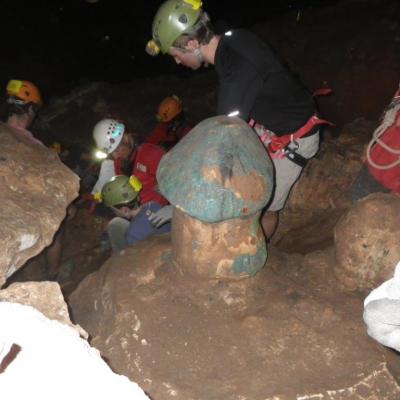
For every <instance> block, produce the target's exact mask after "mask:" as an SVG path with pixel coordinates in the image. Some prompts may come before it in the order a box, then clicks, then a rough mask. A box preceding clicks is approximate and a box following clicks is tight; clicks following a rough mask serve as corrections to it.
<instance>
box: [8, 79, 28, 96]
mask: <svg viewBox="0 0 400 400" xmlns="http://www.w3.org/2000/svg"><path fill="white" fill-rule="evenodd" d="M23 83H24V82H23V81H18V80H16V79H11V80H10V81H8V83H7V93H8V94H9V95H10V96H18V94H19V92H20V90H21V88H22V85H23Z"/></svg>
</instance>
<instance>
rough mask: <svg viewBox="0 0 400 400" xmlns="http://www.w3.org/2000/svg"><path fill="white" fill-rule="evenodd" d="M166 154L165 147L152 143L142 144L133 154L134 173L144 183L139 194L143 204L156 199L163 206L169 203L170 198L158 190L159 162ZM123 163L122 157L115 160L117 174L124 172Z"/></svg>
mask: <svg viewBox="0 0 400 400" xmlns="http://www.w3.org/2000/svg"><path fill="white" fill-rule="evenodd" d="M164 154H165V151H164V149H162V148H161V147H158V146H156V145H154V144H151V143H143V144H141V145H140V146H139V147H138V148H137V149H136V150H135V151H134V152H133V154H132V157H131V160H130V161H131V165H132V175H135V176H136V177H137V178H139V180H140V181H141V182H142V185H143V187H142V190H141V191H140V194H139V198H140V202H141V203H142V204H144V203H147V202H149V201H155V202H156V203H158V204H160V205H162V206H164V205H166V204H168V200H166V199H165V198H164V197H163V196H162V195H161V194H160V193H158V192H157V178H156V173H157V168H158V164H159V163H160V160H161V158H162V157H163V156H164ZM121 164H122V160H121V159H117V160H115V162H114V167H115V174H116V175H120V174H123V173H124V172H123V171H122V168H121Z"/></svg>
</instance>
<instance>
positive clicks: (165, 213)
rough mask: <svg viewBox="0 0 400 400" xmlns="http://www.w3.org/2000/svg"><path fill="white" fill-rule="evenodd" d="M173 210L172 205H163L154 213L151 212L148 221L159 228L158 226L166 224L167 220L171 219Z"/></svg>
mask: <svg viewBox="0 0 400 400" xmlns="http://www.w3.org/2000/svg"><path fill="white" fill-rule="evenodd" d="M173 211H174V207H173V206H171V205H169V206H164V207H163V208H161V209H160V210H158V211H156V212H155V213H152V214H151V215H150V216H149V221H150V222H151V223H152V224H153V225H154V226H155V227H156V228H159V227H160V226H162V225H164V224H166V223H167V222H169V221H171V219H172V214H173Z"/></svg>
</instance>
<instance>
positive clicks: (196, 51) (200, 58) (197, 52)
mask: <svg viewBox="0 0 400 400" xmlns="http://www.w3.org/2000/svg"><path fill="white" fill-rule="evenodd" d="M193 54H194V56H195V57H196V58H197V60H198V61H199V63H200V64H202V65H204V66H205V67H208V62H206V61H205V60H204V56H203V53H202V52H201V50H200V49H194V50H193Z"/></svg>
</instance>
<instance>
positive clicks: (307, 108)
mask: <svg viewBox="0 0 400 400" xmlns="http://www.w3.org/2000/svg"><path fill="white" fill-rule="evenodd" d="M146 50H147V52H148V53H149V54H151V55H156V54H157V53H159V52H160V51H161V52H162V53H164V54H169V55H170V56H172V57H173V58H174V59H175V61H176V63H178V64H182V65H184V66H186V67H188V68H191V69H193V70H196V69H198V68H200V67H201V66H202V65H207V64H213V65H214V66H215V69H216V72H217V74H218V81H219V86H218V108H217V114H219V115H220V114H225V115H228V116H231V117H239V118H242V119H243V120H245V121H247V122H249V124H250V126H251V127H252V128H253V129H254V130H255V132H256V133H257V134H258V136H259V137H260V139H261V141H262V142H263V144H264V145H265V147H266V148H267V149H268V152H269V155H270V156H271V159H272V161H273V164H274V167H275V187H274V194H273V199H272V201H271V202H270V203H269V204H268V205H267V208H266V210H265V212H264V214H263V216H262V219H261V223H262V226H263V229H264V233H265V235H266V237H267V239H269V238H271V236H272V235H273V233H274V232H275V230H276V228H277V226H278V217H279V211H280V210H281V209H282V208H283V207H284V205H285V202H286V200H287V198H288V195H289V192H290V189H291V188H292V186H293V184H294V183H295V182H296V180H297V179H298V178H299V176H300V173H301V171H302V169H303V167H304V166H305V164H306V162H307V160H308V159H310V158H311V157H313V156H314V155H315V154H316V153H317V151H318V147H319V134H318V126H317V125H319V124H320V123H323V122H321V121H322V120H319V119H318V118H317V117H316V115H315V114H316V110H315V103H314V100H313V97H312V95H311V94H310V93H309V91H308V90H307V89H306V88H305V87H304V86H303V85H302V84H301V83H300V82H299V81H298V80H297V79H295V77H294V76H293V75H292V74H291V73H290V72H289V71H288V69H287V68H285V67H284V66H283V64H282V63H281V62H280V61H279V59H278V58H277V56H276V55H275V54H274V52H273V50H272V49H271V48H270V46H269V45H268V44H266V43H264V42H263V41H262V40H261V39H259V38H258V37H257V36H256V35H254V34H253V33H251V32H249V31H246V30H242V29H238V30H231V31H228V32H226V33H225V34H224V35H221V36H219V35H216V34H215V33H214V32H213V29H212V26H211V24H210V21H209V18H208V15H207V13H205V12H204V11H203V10H202V9H201V2H200V1H198V0H167V1H166V2H164V3H163V4H162V5H161V7H160V8H159V10H158V12H157V14H156V16H155V18H154V21H153V39H152V40H151V41H149V42H148V44H147V47H146Z"/></svg>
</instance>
